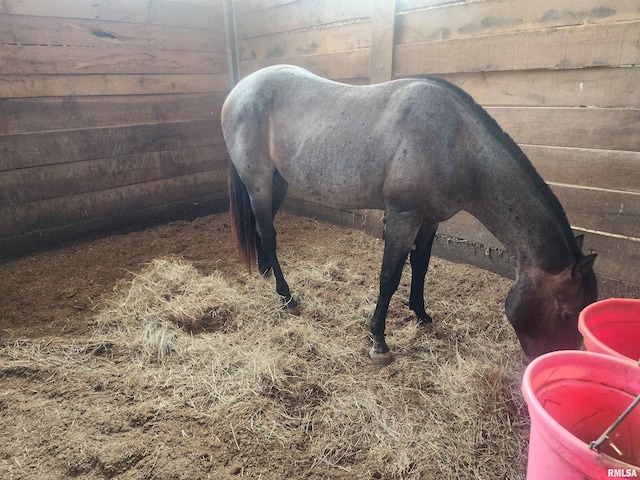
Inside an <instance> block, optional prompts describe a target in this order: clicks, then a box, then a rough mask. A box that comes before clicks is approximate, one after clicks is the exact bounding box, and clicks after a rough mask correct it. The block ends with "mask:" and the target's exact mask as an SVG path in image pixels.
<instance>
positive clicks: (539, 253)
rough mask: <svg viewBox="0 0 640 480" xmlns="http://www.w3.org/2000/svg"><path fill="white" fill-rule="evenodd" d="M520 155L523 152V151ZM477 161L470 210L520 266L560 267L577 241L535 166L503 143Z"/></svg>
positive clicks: (550, 269) (570, 256)
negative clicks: (476, 185)
mask: <svg viewBox="0 0 640 480" xmlns="http://www.w3.org/2000/svg"><path fill="white" fill-rule="evenodd" d="M518 154H520V155H522V156H523V157H524V154H523V153H521V152H519V150H518ZM485 160H486V161H483V162H481V163H480V164H479V167H478V168H480V175H479V179H482V180H481V182H482V186H481V189H480V194H479V195H478V197H479V198H475V199H474V200H473V202H471V205H470V206H469V211H470V213H472V214H473V215H474V216H476V217H477V218H478V219H479V220H480V221H481V222H482V223H483V224H484V225H485V226H486V227H487V228H488V229H489V230H490V231H491V233H493V234H494V235H495V236H496V238H498V240H500V241H501V242H502V243H503V244H504V245H505V246H506V247H507V248H508V249H510V250H512V251H514V252H515V255H516V260H517V262H518V269H519V270H520V269H521V268H526V267H533V268H539V269H541V270H544V271H547V272H554V273H555V272H559V271H560V270H562V269H563V268H566V267H567V266H568V265H569V264H570V263H571V262H572V260H574V256H575V250H576V249H577V246H576V244H575V239H574V238H573V235H572V234H571V229H570V227H569V224H568V221H567V218H566V216H565V214H564V211H563V210H562V208H561V207H560V204H559V203H558V202H557V200H556V199H555V197H554V196H553V193H552V192H551V190H550V189H549V187H548V186H547V185H546V184H544V182H543V181H542V179H540V178H539V176H538V174H537V173H535V170H534V169H533V167H531V166H527V165H523V164H522V161H524V162H528V160H527V159H526V158H523V159H521V160H517V159H515V158H514V156H513V152H510V149H508V148H504V147H503V146H500V148H498V149H497V150H496V151H493V152H492V153H491V154H488V158H485Z"/></svg>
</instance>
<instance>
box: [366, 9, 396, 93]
mask: <svg viewBox="0 0 640 480" xmlns="http://www.w3.org/2000/svg"><path fill="white" fill-rule="evenodd" d="M371 3H372V5H371V74H370V83H381V82H388V81H389V80H391V78H392V77H393V42H394V33H395V24H396V0H372V2H371Z"/></svg>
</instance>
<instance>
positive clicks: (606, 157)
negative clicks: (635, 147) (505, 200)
mask: <svg viewBox="0 0 640 480" xmlns="http://www.w3.org/2000/svg"><path fill="white" fill-rule="evenodd" d="M520 147H521V148H522V150H523V151H524V153H525V154H526V155H527V156H528V157H529V159H530V160H531V163H533V165H534V166H535V168H536V170H538V173H540V175H541V176H542V177H543V178H544V179H545V180H546V181H547V182H556V183H566V184H576V185H580V186H585V187H595V188H602V189H612V190H626V191H630V192H640V152H624V151H616V150H594V149H584V148H564V147H549V146H542V145H520Z"/></svg>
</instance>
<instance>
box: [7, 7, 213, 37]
mask: <svg viewBox="0 0 640 480" xmlns="http://www.w3.org/2000/svg"><path fill="white" fill-rule="evenodd" d="M0 13H3V14H12V15H33V16H41V17H63V18H84V19H93V20H104V21H115V22H129V23H142V24H151V25H167V26H174V27H187V28H202V29H208V28H213V29H218V30H220V29H221V25H223V23H222V22H223V21H222V4H221V2H220V1H219V0H217V1H214V2H211V4H210V5H190V4H187V3H186V2H185V3H175V2H172V1H167V0H154V1H153V2H149V1H148V0H93V1H91V2H87V1H86V0H29V1H28V2H25V1H23V0H3V1H2V2H0Z"/></svg>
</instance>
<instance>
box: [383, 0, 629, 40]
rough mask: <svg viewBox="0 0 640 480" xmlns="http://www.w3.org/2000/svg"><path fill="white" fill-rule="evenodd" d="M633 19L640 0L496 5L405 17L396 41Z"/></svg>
mask: <svg viewBox="0 0 640 480" xmlns="http://www.w3.org/2000/svg"><path fill="white" fill-rule="evenodd" d="M633 20H640V11H639V10H638V2H637V1H636V0H607V1H606V2H603V1H602V0H581V1H580V2H558V1H557V0H536V1H535V2H531V1H527V0H490V1H476V2H464V3H455V4H445V5H441V6H440V8H429V9H421V10H417V11H413V12H411V13H407V14H405V15H399V16H398V17H397V20H396V35H395V36H396V43H397V44H404V43H416V42H431V41H436V40H453V39H457V38H469V37H476V36H481V35H496V34H500V33H507V32H513V31H524V30H539V29H544V28H553V27H563V26H568V25H584V24H596V23H613V22H620V21H633Z"/></svg>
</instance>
